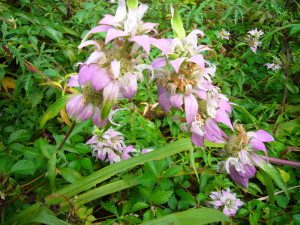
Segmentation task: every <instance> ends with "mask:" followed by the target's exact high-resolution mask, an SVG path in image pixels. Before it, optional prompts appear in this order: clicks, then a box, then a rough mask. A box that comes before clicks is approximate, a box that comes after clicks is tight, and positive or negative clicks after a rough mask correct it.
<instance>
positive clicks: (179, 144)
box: [46, 139, 192, 204]
mask: <svg viewBox="0 0 300 225" xmlns="http://www.w3.org/2000/svg"><path fill="white" fill-rule="evenodd" d="M191 147H192V145H191V142H190V139H181V140H178V141H176V142H173V143H169V144H167V145H165V146H163V147H161V148H160V149H157V150H154V151H152V152H149V153H147V154H143V155H140V156H136V157H133V158H130V159H128V160H124V161H121V162H119V163H115V164H112V165H109V166H107V167H105V168H103V169H101V170H99V171H97V172H94V173H93V174H91V175H89V176H87V177H85V178H82V179H81V180H79V181H77V182H75V183H73V184H70V185H69V186H66V187H64V188H62V189H60V190H59V191H57V192H55V193H54V194H53V196H48V197H47V198H46V202H48V203H54V204H57V203H60V202H62V201H64V198H63V197H61V196H68V197H73V196H74V195H76V194H78V193H80V192H82V191H85V190H88V189H90V188H91V187H94V186H95V185H97V184H99V183H100V182H102V181H105V180H107V179H109V178H110V177H112V176H113V175H116V174H118V173H120V172H122V171H124V170H128V169H132V168H133V167H135V166H137V165H141V164H144V163H145V162H148V161H151V160H159V159H162V158H166V157H168V156H171V155H174V154H177V153H179V152H182V151H186V150H189V149H190V148H191Z"/></svg>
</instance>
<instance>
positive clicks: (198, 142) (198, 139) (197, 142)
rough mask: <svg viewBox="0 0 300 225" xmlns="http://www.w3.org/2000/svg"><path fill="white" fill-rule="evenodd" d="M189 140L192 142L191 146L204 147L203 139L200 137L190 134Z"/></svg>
mask: <svg viewBox="0 0 300 225" xmlns="http://www.w3.org/2000/svg"><path fill="white" fill-rule="evenodd" d="M191 140H192V142H193V144H194V145H196V146H199V147H203V145H204V137H203V136H200V135H198V134H195V133H192V134H191Z"/></svg>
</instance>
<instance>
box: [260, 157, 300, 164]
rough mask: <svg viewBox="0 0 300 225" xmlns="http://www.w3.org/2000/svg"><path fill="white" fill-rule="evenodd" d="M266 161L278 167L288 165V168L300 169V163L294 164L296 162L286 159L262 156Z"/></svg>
mask: <svg viewBox="0 0 300 225" xmlns="http://www.w3.org/2000/svg"><path fill="white" fill-rule="evenodd" d="M262 157H263V158H264V159H265V160H267V161H269V162H272V163H275V164H278V165H287V166H294V167H300V162H294V161H289V160H285V159H276V158H272V157H268V156H262Z"/></svg>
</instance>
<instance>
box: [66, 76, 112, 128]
mask: <svg viewBox="0 0 300 225" xmlns="http://www.w3.org/2000/svg"><path fill="white" fill-rule="evenodd" d="M68 86H70V87H79V84H78V75H76V76H73V77H71V78H70V80H69V83H68ZM101 108H102V91H101V90H98V91H97V90H95V89H94V88H93V86H92V85H90V84H87V85H83V86H82V87H81V93H77V94H73V95H72V96H71V97H70V99H69V100H68V102H67V104H66V111H67V113H68V115H69V116H70V117H72V118H75V119H76V120H78V121H85V120H88V119H90V118H91V119H92V120H93V123H94V124H95V125H96V126H98V127H102V126H104V125H105V124H106V123H107V121H108V120H107V119H102V118H101V116H100V115H101V111H102V109H101Z"/></svg>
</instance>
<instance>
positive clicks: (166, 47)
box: [151, 38, 172, 54]
mask: <svg viewBox="0 0 300 225" xmlns="http://www.w3.org/2000/svg"><path fill="white" fill-rule="evenodd" d="M171 43H172V39H156V38H151V44H152V45H154V46H155V47H156V48H158V49H160V50H161V51H162V53H163V54H167V53H169V51H170V47H171Z"/></svg>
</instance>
